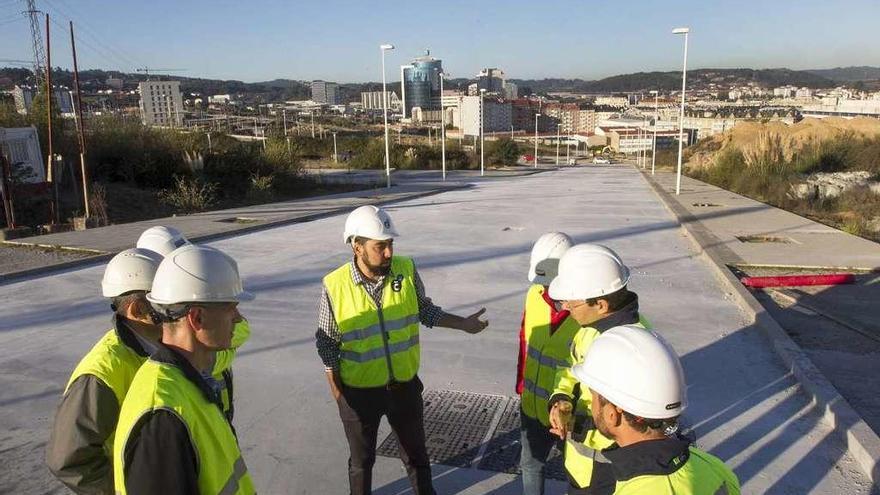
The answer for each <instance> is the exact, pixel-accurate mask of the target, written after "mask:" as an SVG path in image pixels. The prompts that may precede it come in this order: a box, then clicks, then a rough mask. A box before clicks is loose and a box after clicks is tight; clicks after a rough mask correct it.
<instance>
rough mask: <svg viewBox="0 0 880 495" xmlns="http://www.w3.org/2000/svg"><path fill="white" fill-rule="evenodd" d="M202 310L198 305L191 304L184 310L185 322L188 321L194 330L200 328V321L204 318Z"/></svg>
mask: <svg viewBox="0 0 880 495" xmlns="http://www.w3.org/2000/svg"><path fill="white" fill-rule="evenodd" d="M202 311H203V309H202V308H200V307H198V306H193V307H191V308H189V310H188V311H187V312H186V319H187V323H189V326H190V327H191V328H193V329H194V330H201V329H202V321H203V319H204V315H203V314H202Z"/></svg>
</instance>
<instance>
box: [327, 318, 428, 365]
mask: <svg viewBox="0 0 880 495" xmlns="http://www.w3.org/2000/svg"><path fill="white" fill-rule="evenodd" d="M416 320H418V318H416ZM417 345H419V335H418V334H415V335H413V336H412V337H410V338H409V340H405V341H403V342H395V343H394V344H388V352H390V353H391V354H397V353H400V352H406V351H408V350H410V349H411V348H413V347H415V346H417ZM340 357H342V359H347V360H349V361H354V362H356V363H366V362H367V361H372V360H373V359H380V358H384V357H385V348H384V347H378V348H376V349H372V350H369V351H367V352H362V353H357V352H355V351H342V352H341V353H340Z"/></svg>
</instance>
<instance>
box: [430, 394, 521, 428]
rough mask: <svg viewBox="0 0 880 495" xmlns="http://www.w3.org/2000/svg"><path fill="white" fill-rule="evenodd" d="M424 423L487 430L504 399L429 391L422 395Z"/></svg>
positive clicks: (498, 396) (485, 395)
mask: <svg viewBox="0 0 880 495" xmlns="http://www.w3.org/2000/svg"><path fill="white" fill-rule="evenodd" d="M424 401H425V423H427V422H428V421H437V422H442V423H454V424H461V425H472V426H482V427H485V428H488V427H489V425H490V424H491V423H492V418H493V417H494V416H495V411H496V410H497V409H498V406H500V405H501V404H502V403H504V402H505V398H504V397H501V396H500V395H488V394H474V393H470V392H458V391H455V390H429V391H427V392H425V394H424Z"/></svg>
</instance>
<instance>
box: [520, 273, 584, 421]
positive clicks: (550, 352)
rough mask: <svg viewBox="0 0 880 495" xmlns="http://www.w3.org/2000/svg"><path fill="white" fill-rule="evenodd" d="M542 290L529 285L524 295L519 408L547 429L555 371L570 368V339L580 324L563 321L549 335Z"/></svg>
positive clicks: (548, 320) (548, 315) (546, 310)
mask: <svg viewBox="0 0 880 495" xmlns="http://www.w3.org/2000/svg"><path fill="white" fill-rule="evenodd" d="M545 290H546V289H545V288H544V286H542V285H537V284H536V285H532V286H531V287H530V288H529V292H528V294H527V295H526V302H525V320H524V321H523V333H524V337H525V340H526V345H527V350H526V362H525V366H524V369H523V392H522V400H521V407H522V412H523V414H525V415H526V416H528V417H530V418H534V419H537V420H538V421H539V422H540V423H541V424H543V425H544V426H549V425H550V415H549V412H548V409H549V404H548V400H549V399H550V396H551V395H552V392H553V386H554V382H555V379H556V372H557V369H558V368H568V367H569V366H571V351H570V347H571V340H572V338H573V337H574V335H576V334H577V332H578V331H579V330H580V325H578V323H577V322H576V321H574V320H573V319H572V318H566V319H565V320H564V321H563V322H562V323H560V324H559V327H557V329H556V331H554V332H553V333H552V334H551V333H550V325H551V308H550V306H549V305H548V304H547V301H546V300H544V291H545Z"/></svg>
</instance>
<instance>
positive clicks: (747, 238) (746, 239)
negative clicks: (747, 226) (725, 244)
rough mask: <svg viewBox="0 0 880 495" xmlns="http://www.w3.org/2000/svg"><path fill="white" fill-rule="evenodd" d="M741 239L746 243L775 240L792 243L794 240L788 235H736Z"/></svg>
mask: <svg viewBox="0 0 880 495" xmlns="http://www.w3.org/2000/svg"><path fill="white" fill-rule="evenodd" d="M736 238H737V239H739V242H746V243H759V244H760V243H765V242H775V243H778V244H791V243H792V242H793V241H792V240H791V239H789V238H788V237H777V236H772V235H738V236H736Z"/></svg>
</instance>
